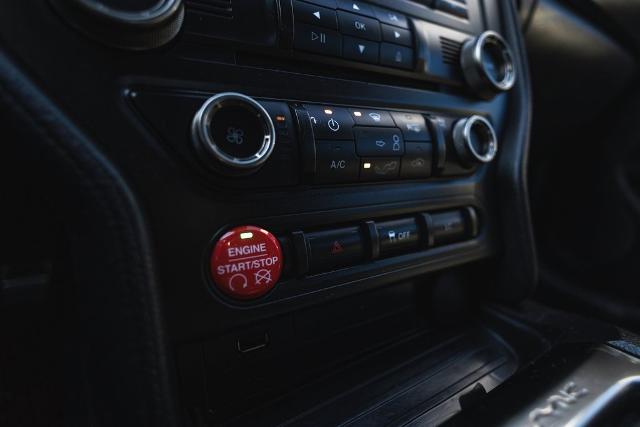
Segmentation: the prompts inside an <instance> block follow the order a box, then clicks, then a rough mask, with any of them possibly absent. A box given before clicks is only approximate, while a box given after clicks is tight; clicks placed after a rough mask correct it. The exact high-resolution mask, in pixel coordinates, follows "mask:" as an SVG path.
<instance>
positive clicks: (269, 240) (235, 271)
mask: <svg viewBox="0 0 640 427" xmlns="http://www.w3.org/2000/svg"><path fill="white" fill-rule="evenodd" d="M282 263H283V259H282V249H281V248H280V243H279V242H278V239H276V237H275V236H274V235H273V234H271V233H269V232H268V231H267V230H265V229H262V228H259V227H255V226H252V225H244V226H241V227H236V228H234V229H232V230H230V231H228V232H227V233H225V234H224V235H223V236H222V237H221V238H220V240H218V242H217V243H216V245H215V247H214V248H213V252H212V253H211V277H212V279H213V282H214V283H215V284H216V286H217V287H218V289H220V290H221V291H222V292H224V293H225V294H226V295H228V296H230V297H232V298H236V299H241V300H249V299H254V298H258V297H261V296H262V295H264V294H266V293H267V292H269V291H270V290H271V289H273V287H274V286H275V284H276V283H277V282H278V279H279V278H280V273H282Z"/></svg>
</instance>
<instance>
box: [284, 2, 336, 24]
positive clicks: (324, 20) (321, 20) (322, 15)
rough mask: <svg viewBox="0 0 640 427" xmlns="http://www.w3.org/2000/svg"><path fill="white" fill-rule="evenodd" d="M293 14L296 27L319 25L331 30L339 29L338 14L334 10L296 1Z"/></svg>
mask: <svg viewBox="0 0 640 427" xmlns="http://www.w3.org/2000/svg"><path fill="white" fill-rule="evenodd" d="M293 13H294V16H295V21H296V25H297V24H300V23H307V24H313V25H319V26H321V27H323V28H327V29H330V30H337V29H338V20H337V18H336V12H335V11H334V10H332V9H327V8H324V7H321V6H318V5H313V4H309V3H306V2H302V1H298V0H295V1H294V2H293ZM316 32H319V31H316Z"/></svg>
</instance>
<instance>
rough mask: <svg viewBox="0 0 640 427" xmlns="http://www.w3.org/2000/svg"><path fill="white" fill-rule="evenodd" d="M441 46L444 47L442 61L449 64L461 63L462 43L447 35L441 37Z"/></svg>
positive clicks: (456, 64) (457, 64)
mask: <svg viewBox="0 0 640 427" xmlns="http://www.w3.org/2000/svg"><path fill="white" fill-rule="evenodd" d="M440 47H441V49H442V62H444V63H445V64H448V65H454V66H459V65H460V50H461V49H462V43H460V42H457V41H455V40H451V39H449V38H447V37H440Z"/></svg>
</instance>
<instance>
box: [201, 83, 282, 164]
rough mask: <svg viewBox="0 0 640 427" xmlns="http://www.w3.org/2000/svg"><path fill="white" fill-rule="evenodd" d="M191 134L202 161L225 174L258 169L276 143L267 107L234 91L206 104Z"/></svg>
mask: <svg viewBox="0 0 640 427" xmlns="http://www.w3.org/2000/svg"><path fill="white" fill-rule="evenodd" d="M191 134H192V137H193V141H194V144H195V146H196V149H197V150H198V152H199V153H200V154H201V156H202V157H203V159H204V160H205V161H207V163H209V164H210V165H211V166H213V167H216V168H218V169H220V170H221V171H224V172H232V171H234V170H235V171H238V170H244V171H250V170H255V169H257V168H258V167H259V166H261V165H262V164H263V163H264V162H266V161H267V159H268V158H269V156H270V155H271V153H272V152H273V149H274V147H275V143H276V133H275V128H274V126H273V121H272V120H271V117H269V114H268V113H267V111H266V110H265V109H264V107H262V105H260V104H259V103H258V102H256V101H255V100H254V99H252V98H249V97H248V96H245V95H242V94H239V93H232V92H226V93H220V94H218V95H215V96H212V97H211V98H209V99H207V100H206V101H205V103H204V104H203V105H202V107H201V108H200V110H198V112H197V113H196V115H195V117H194V118H193V122H192V124H191Z"/></svg>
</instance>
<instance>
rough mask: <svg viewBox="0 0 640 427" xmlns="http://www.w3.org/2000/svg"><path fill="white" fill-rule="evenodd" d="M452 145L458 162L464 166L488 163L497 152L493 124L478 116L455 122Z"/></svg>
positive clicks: (469, 166)
mask: <svg viewBox="0 0 640 427" xmlns="http://www.w3.org/2000/svg"><path fill="white" fill-rule="evenodd" d="M453 146H454V147H455V150H456V153H457V154H458V158H459V159H460V163H461V164H462V166H464V167H466V168H471V167H473V166H474V165H476V164H479V163H489V162H490V161H492V160H493V159H494V158H495V157H496V154H497V153H498V140H497V138H496V133H495V132H494V130H493V126H491V123H489V121H488V120H487V119H485V118H484V117H480V116H471V117H469V118H467V119H462V120H458V121H457V122H456V124H455V125H454V127H453Z"/></svg>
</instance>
